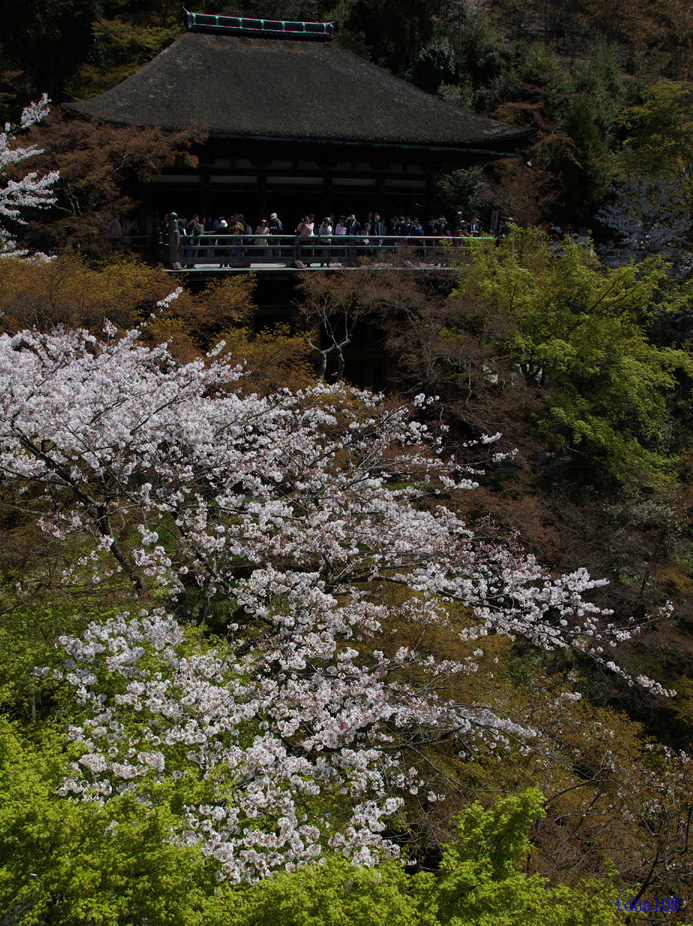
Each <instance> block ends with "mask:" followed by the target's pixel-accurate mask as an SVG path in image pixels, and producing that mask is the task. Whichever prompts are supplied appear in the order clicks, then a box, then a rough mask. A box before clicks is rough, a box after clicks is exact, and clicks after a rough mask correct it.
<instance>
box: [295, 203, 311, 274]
mask: <svg viewBox="0 0 693 926" xmlns="http://www.w3.org/2000/svg"><path fill="white" fill-rule="evenodd" d="M314 229H315V217H314V216H313V215H312V214H308V215H307V216H305V217H304V218H302V219H301V221H300V222H299V223H298V225H297V227H296V260H302V261H303V263H304V264H305V265H306V267H310V259H311V257H312V256H313V252H312V249H311V248H310V247H309V245H310V243H311V238H314V237H315V231H314Z"/></svg>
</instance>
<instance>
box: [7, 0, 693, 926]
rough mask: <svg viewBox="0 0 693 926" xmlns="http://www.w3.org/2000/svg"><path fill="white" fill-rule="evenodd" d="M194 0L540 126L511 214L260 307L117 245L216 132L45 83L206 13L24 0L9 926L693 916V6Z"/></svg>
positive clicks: (322, 278) (11, 57)
mask: <svg viewBox="0 0 693 926" xmlns="http://www.w3.org/2000/svg"><path fill="white" fill-rule="evenodd" d="M196 9H197V10H199V11H206V12H218V13H233V14H239V13H240V14H244V15H251V16H264V17H283V18H287V19H289V18H292V19H293V18H295V19H332V20H335V21H337V22H338V23H339V30H338V33H337V41H339V42H341V43H343V44H344V45H345V46H346V47H348V48H350V49H351V50H353V51H355V52H356V53H358V54H361V55H363V56H365V57H368V58H370V59H371V60H372V61H374V62H376V63H377V64H379V65H380V66H382V67H385V68H387V69H389V70H391V71H392V72H394V73H396V74H398V75H399V76H401V77H403V78H405V79H407V80H410V81H412V82H414V83H416V84H417V85H418V86H420V87H422V88H423V89H425V90H427V91H429V92H431V93H435V94H439V95H440V96H442V97H443V98H445V99H447V100H449V101H451V102H453V103H456V104H458V105H460V106H462V107H463V108H466V109H470V110H474V111H476V112H479V113H483V114H486V115H490V116H493V117H495V118H499V119H503V120H505V121H508V122H512V123H515V124H518V125H522V126H529V127H531V128H532V129H533V134H532V136H531V139H530V141H529V143H528V148H527V150H526V151H525V152H524V153H523V154H522V156H521V157H518V158H513V159H506V160H505V161H504V162H503V163H502V165H500V166H499V165H498V164H495V165H491V166H488V167H485V168H475V169H473V170H470V171H466V172H456V173H453V174H449V175H444V176H440V177H439V178H438V192H439V196H440V198H441V201H442V202H445V203H447V207H446V208H450V209H460V210H462V211H463V212H464V213H465V214H471V213H472V212H473V211H478V213H479V215H481V216H482V220H483V221H485V222H487V220H488V216H489V214H490V211H491V210H492V209H497V210H500V211H501V212H503V213H504V214H506V215H507V214H512V215H513V216H514V218H515V224H514V227H513V228H512V229H511V231H510V233H509V234H508V235H507V236H506V237H505V238H503V239H502V240H500V239H499V240H498V241H496V242H494V241H490V242H489V241H482V240H479V241H472V242H471V246H470V247H468V248H465V249H464V250H461V251H460V257H459V259H458V261H457V263H456V266H455V268H454V272H452V273H451V272H450V271H449V270H445V271H443V270H433V269H430V268H429V269H428V270H421V271H416V270H413V269H412V268H411V267H408V268H407V272H401V271H400V270H399V269H398V268H397V267H396V266H393V267H392V268H391V269H390V270H387V271H383V270H382V269H378V270H376V269H375V268H373V267H370V266H369V265H368V263H367V262H365V263H364V265H363V266H362V267H361V268H359V270H358V271H352V272H339V271H334V272H331V273H319V272H314V273H306V274H304V275H303V277H302V279H301V282H300V283H299V286H298V288H297V293H296V304H295V312H294V320H293V324H292V326H291V327H282V326H275V327H269V328H267V327H266V328H262V329H260V330H259V329H258V326H257V325H256V324H254V317H255V315H256V309H257V306H256V302H255V300H256V294H255V288H254V287H255V281H254V280H253V278H252V277H251V276H235V275H234V276H231V275H227V276H226V277H225V278H223V279H219V280H217V281H216V282H214V283H210V284H208V285H207V286H206V287H204V288H201V287H199V286H197V287H188V286H186V285H183V286H181V287H179V288H175V285H176V284H175V283H174V284H172V282H171V278H170V276H168V275H167V273H166V272H165V271H164V270H163V269H162V268H160V267H158V266H156V265H155V264H153V263H148V262H145V261H142V260H139V259H137V258H136V257H135V256H133V255H129V254H127V253H126V252H125V251H124V250H123V249H118V250H111V249H110V248H109V247H108V246H107V245H106V244H105V243H104V237H103V231H104V228H105V227H106V225H107V224H108V222H109V221H110V220H111V219H112V218H113V217H114V216H117V215H119V216H126V215H127V214H128V213H129V212H134V210H136V208H137V202H136V199H135V195H136V190H137V184H138V183H141V182H142V181H146V180H147V179H148V178H150V177H151V176H152V175H154V174H155V173H156V172H157V171H159V170H161V169H162V168H164V167H166V166H169V165H171V164H174V163H176V161H180V160H181V159H182V160H186V161H188V162H190V160H191V159H193V158H194V145H195V142H196V141H197V140H198V135H197V134H196V130H192V129H191V131H190V132H189V133H180V134H178V135H175V136H166V135H164V134H162V133H158V132H156V131H154V130H146V131H142V132H140V133H133V132H130V131H129V130H127V131H124V130H120V129H117V128H116V127H113V126H106V125H96V124H91V123H86V122H83V121H81V120H79V119H76V118H71V117H69V116H68V115H66V114H65V113H63V112H61V110H60V108H59V107H60V104H61V103H62V102H66V101H69V100H74V99H81V98H84V97H88V96H90V95H94V94H96V93H99V92H101V91H103V90H104V89H106V88H108V87H111V86H113V85H115V84H117V83H118V82H119V81H120V80H122V79H123V78H124V77H126V76H127V75H129V74H131V73H133V71H134V70H136V69H137V68H138V67H140V66H141V65H142V64H144V63H145V62H146V61H148V60H150V59H151V58H152V57H153V56H154V55H155V54H157V53H158V52H159V51H160V50H161V49H163V48H164V47H166V45H167V44H169V43H170V42H171V41H173V40H174V39H175V38H176V37H177V36H178V35H179V34H180V33H181V32H182V20H181V9H180V5H179V4H177V3H176V4H174V3H172V2H171V0H138V2H134V0H24V2H22V3H15V4H9V3H6V2H3V4H2V11H1V13H0V21H1V22H2V25H3V28H2V32H1V33H0V116H1V117H2V121H3V123H6V125H5V131H4V133H0V322H1V325H2V334H0V583H1V585H2V591H3V596H2V604H1V605H0V926H30V924H32V926H34V924H36V926H38V924H51V926H52V924H55V926H63V924H64V926H130V924H132V926H135V924H136V926H144V924H157V926H158V924H161V926H166V924H180V926H188V924H192V926H194V924H197V923H199V924H203V923H204V924H216V923H218V924H220V926H221V924H224V926H226V924H234V926H235V924H238V926H245V924H248V926H251V924H267V926H270V924H272V926H294V924H296V926H298V924H301V926H303V924H305V926H312V924H318V923H319V924H326V926H342V924H343V926H371V924H373V926H375V924H381V923H392V924H401V926H409V924H412V926H414V924H417V926H418V924H420V926H438V924H441V926H442V924H449V926H512V924H516V923H522V924H524V926H544V924H547V923H548V924H551V926H554V924H555V926H602V924H603V926H608V924H616V923H620V922H624V923H640V922H643V923H651V924H659V923H661V924H663V923H676V924H682V923H687V922H688V923H690V922H693V914H691V912H690V903H691V902H692V900H693V897H692V894H691V890H692V888H693V832H692V826H693V763H692V760H691V755H692V754H693V753H692V750H693V744H692V743H691V738H692V736H693V639H692V632H693V610H692V608H691V601H692V599H693V524H692V523H691V515H692V512H693V493H692V489H691V474H692V470H693V355H692V353H691V335H692V332H693V322H692V320H691V319H692V315H691V313H692V311H693V280H692V279H691V271H692V270H693V263H692V261H693V231H692V225H693V211H692V210H693V82H691V73H690V71H691V67H692V66H693V11H692V10H691V9H690V6H689V4H687V3H685V2H682V0H657V2H656V3H648V2H644V0H630V2H629V3H625V2H621V0H614V2H612V3H611V4H610V5H608V6H604V5H603V4H598V3H594V2H592V0H542V2H541V3H538V2H535V0H528V2H525V3H522V4H520V3H517V2H515V0H487V2H484V0H427V2H423V0H397V2H395V0H341V2H339V3H337V4H336V5H335V4H334V3H330V2H328V0H325V2H322V0H305V2H301V0H296V2H291V0H286V2H281V0H276V2H275V0H264V2H262V0H257V2H249V3H245V4H236V3H223V2H214V0H201V2H200V3H199V4H198V5H197V7H196ZM44 94H46V95H47V98H49V99H50V101H51V102H50V104H49V103H48V102H47V100H46V99H43V95H44ZM39 101H41V102H39ZM49 109H50V111H49ZM77 243H78V244H79V247H77ZM364 331H367V332H369V337H372V338H373V339H375V342H376V343H377V344H378V346H379V349H381V351H382V353H383V355H384V356H386V357H387V359H388V363H387V370H388V373H387V389H386V391H385V394H383V395H373V394H371V393H370V392H368V391H366V390H361V389H357V388H355V386H354V385H353V384H350V383H349V382H348V370H349V363H348V345H349V343H350V342H351V340H352V339H353V340H357V339H358V337H359V336H362V335H363V332H364ZM316 332H322V340H319V338H318V336H317V334H316ZM330 335H332V336H333V338H334V341H333V343H330ZM316 344H317V345H322V348H323V350H326V351H331V352H332V353H333V354H336V355H339V354H340V352H342V351H344V352H345V353H344V355H343V356H342V357H341V360H342V361H343V362H341V363H340V364H338V366H337V370H336V372H337V373H338V374H341V372H343V371H344V370H346V372H347V376H346V378H344V377H343V376H341V375H336V376H335V375H334V374H335V369H334V368H333V367H331V366H329V365H327V366H325V367H324V369H323V367H322V366H321V364H320V363H319V362H318V361H319V360H320V357H319V356H318V353H319V351H317V349H316V347H315V345H316Z"/></svg>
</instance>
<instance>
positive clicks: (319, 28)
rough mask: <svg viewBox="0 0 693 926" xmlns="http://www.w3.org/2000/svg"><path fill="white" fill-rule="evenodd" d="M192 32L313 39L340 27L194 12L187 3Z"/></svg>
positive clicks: (188, 27)
mask: <svg viewBox="0 0 693 926" xmlns="http://www.w3.org/2000/svg"><path fill="white" fill-rule="evenodd" d="M183 16H184V19H185V27H186V31H188V32H207V33H211V34H215V35H245V36H249V35H252V36H259V37H261V38H280V39H281V38H291V39H297V38H302V39H310V40H313V41H323V42H325V41H327V42H329V41H331V40H332V36H333V34H334V32H335V31H336V30H337V23H336V22H309V21H300V20H295V21H294V20H286V19H256V18H251V17H248V16H224V15H217V14H216V13H192V12H190V11H189V10H187V9H186V8H185V7H183Z"/></svg>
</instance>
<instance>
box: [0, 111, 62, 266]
mask: <svg viewBox="0 0 693 926" xmlns="http://www.w3.org/2000/svg"><path fill="white" fill-rule="evenodd" d="M48 112H49V108H48V97H47V96H46V94H45V93H44V95H43V96H42V97H41V99H40V100H39V102H38V103H32V104H31V105H30V106H27V107H26V109H25V110H24V111H23V113H22V116H21V119H20V122H19V125H18V126H15V127H13V126H11V125H10V124H9V123H7V124H6V125H5V131H4V132H0V256H2V255H6V254H14V255H15V256H16V255H18V254H22V255H23V254H25V252H20V251H18V248H17V242H16V240H15V238H14V236H13V235H12V234H11V232H10V230H9V229H8V228H7V227H3V225H5V224H6V223H7V220H9V221H10V222H11V223H18V224H25V220H24V219H23V218H22V212H23V210H25V209H42V208H45V207H46V206H50V205H51V204H52V203H54V202H55V196H54V194H53V189H52V187H53V184H54V183H55V182H56V180H57V179H58V172H57V171H50V172H49V173H47V174H44V175H39V174H38V173H37V172H36V171H30V172H29V173H27V174H25V175H24V177H22V178H21V179H19V180H17V179H14V176H13V175H12V170H13V168H14V167H15V166H16V165H18V164H23V162H24V161H27V160H29V159H30V158H33V157H35V156H36V155H38V154H41V153H42V151H41V149H40V148H38V147H37V146H36V145H28V146H24V147H23V146H22V145H20V144H18V141H17V136H18V134H19V133H20V132H22V131H24V130H25V129H28V128H29V127H30V126H32V125H35V124H36V123H37V122H40V121H41V120H42V119H44V118H45V117H46V116H47V115H48Z"/></svg>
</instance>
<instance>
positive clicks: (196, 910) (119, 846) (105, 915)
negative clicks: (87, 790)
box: [0, 717, 215, 926]
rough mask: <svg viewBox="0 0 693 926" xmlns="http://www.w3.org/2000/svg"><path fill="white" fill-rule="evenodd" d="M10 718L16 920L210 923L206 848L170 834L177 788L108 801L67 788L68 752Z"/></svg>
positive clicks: (2, 824) (4, 828) (10, 895)
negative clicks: (22, 730) (69, 793)
mask: <svg viewBox="0 0 693 926" xmlns="http://www.w3.org/2000/svg"><path fill="white" fill-rule="evenodd" d="M43 740H44V742H43V743H42V744H41V745H40V746H33V745H32V744H31V743H29V742H28V741H26V740H25V739H24V738H23V737H22V736H21V735H20V734H19V733H18V732H17V731H16V730H15V729H14V728H13V726H12V725H11V724H10V723H9V722H8V721H7V719H5V718H3V717H0V910H2V914H0V916H2V919H1V922H2V923H3V924H7V926H35V924H36V926H38V924H41V926H68V924H69V926H120V924H123V926H125V924H131V923H148V924H152V926H155V924H156V926H158V924H161V926H164V924H165V926H197V924H200V926H202V924H205V926H209V924H210V923H212V922H213V921H212V920H210V919H209V917H206V916H204V915H203V911H204V907H205V904H206V898H207V897H208V896H210V895H211V894H212V893H213V890H214V884H215V882H214V880H213V877H212V871H211V869H210V866H209V864H208V863H207V862H206V860H205V859H204V857H203V856H202V854H201V853H199V852H198V851H196V850H194V849H189V848H185V847H181V846H179V845H175V844H174V843H172V842H171V841H170V839H169V838H168V833H169V831H170V822H171V817H172V811H171V807H170V799H171V793H170V792H169V791H166V790H162V791H161V793H160V794H159V800H158V801H157V802H156V803H152V802H150V803H149V805H148V806H146V807H145V806H144V805H143V804H142V803H140V802H139V801H138V800H137V799H136V797H135V796H134V795H132V794H129V795H121V796H119V797H118V798H116V799H115V801H113V802H110V803H109V804H108V805H107V806H103V805H101V804H99V803H98V802H96V803H89V804H77V803H74V802H71V801H69V800H66V799H65V798H64V797H61V796H60V794H59V793H58V788H59V785H60V782H61V780H62V777H63V774H64V771H65V756H64V755H63V753H62V751H61V749H60V747H59V746H58V745H56V743H55V741H54V740H53V737H52V736H51V735H50V730H47V729H44V730H43Z"/></svg>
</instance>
